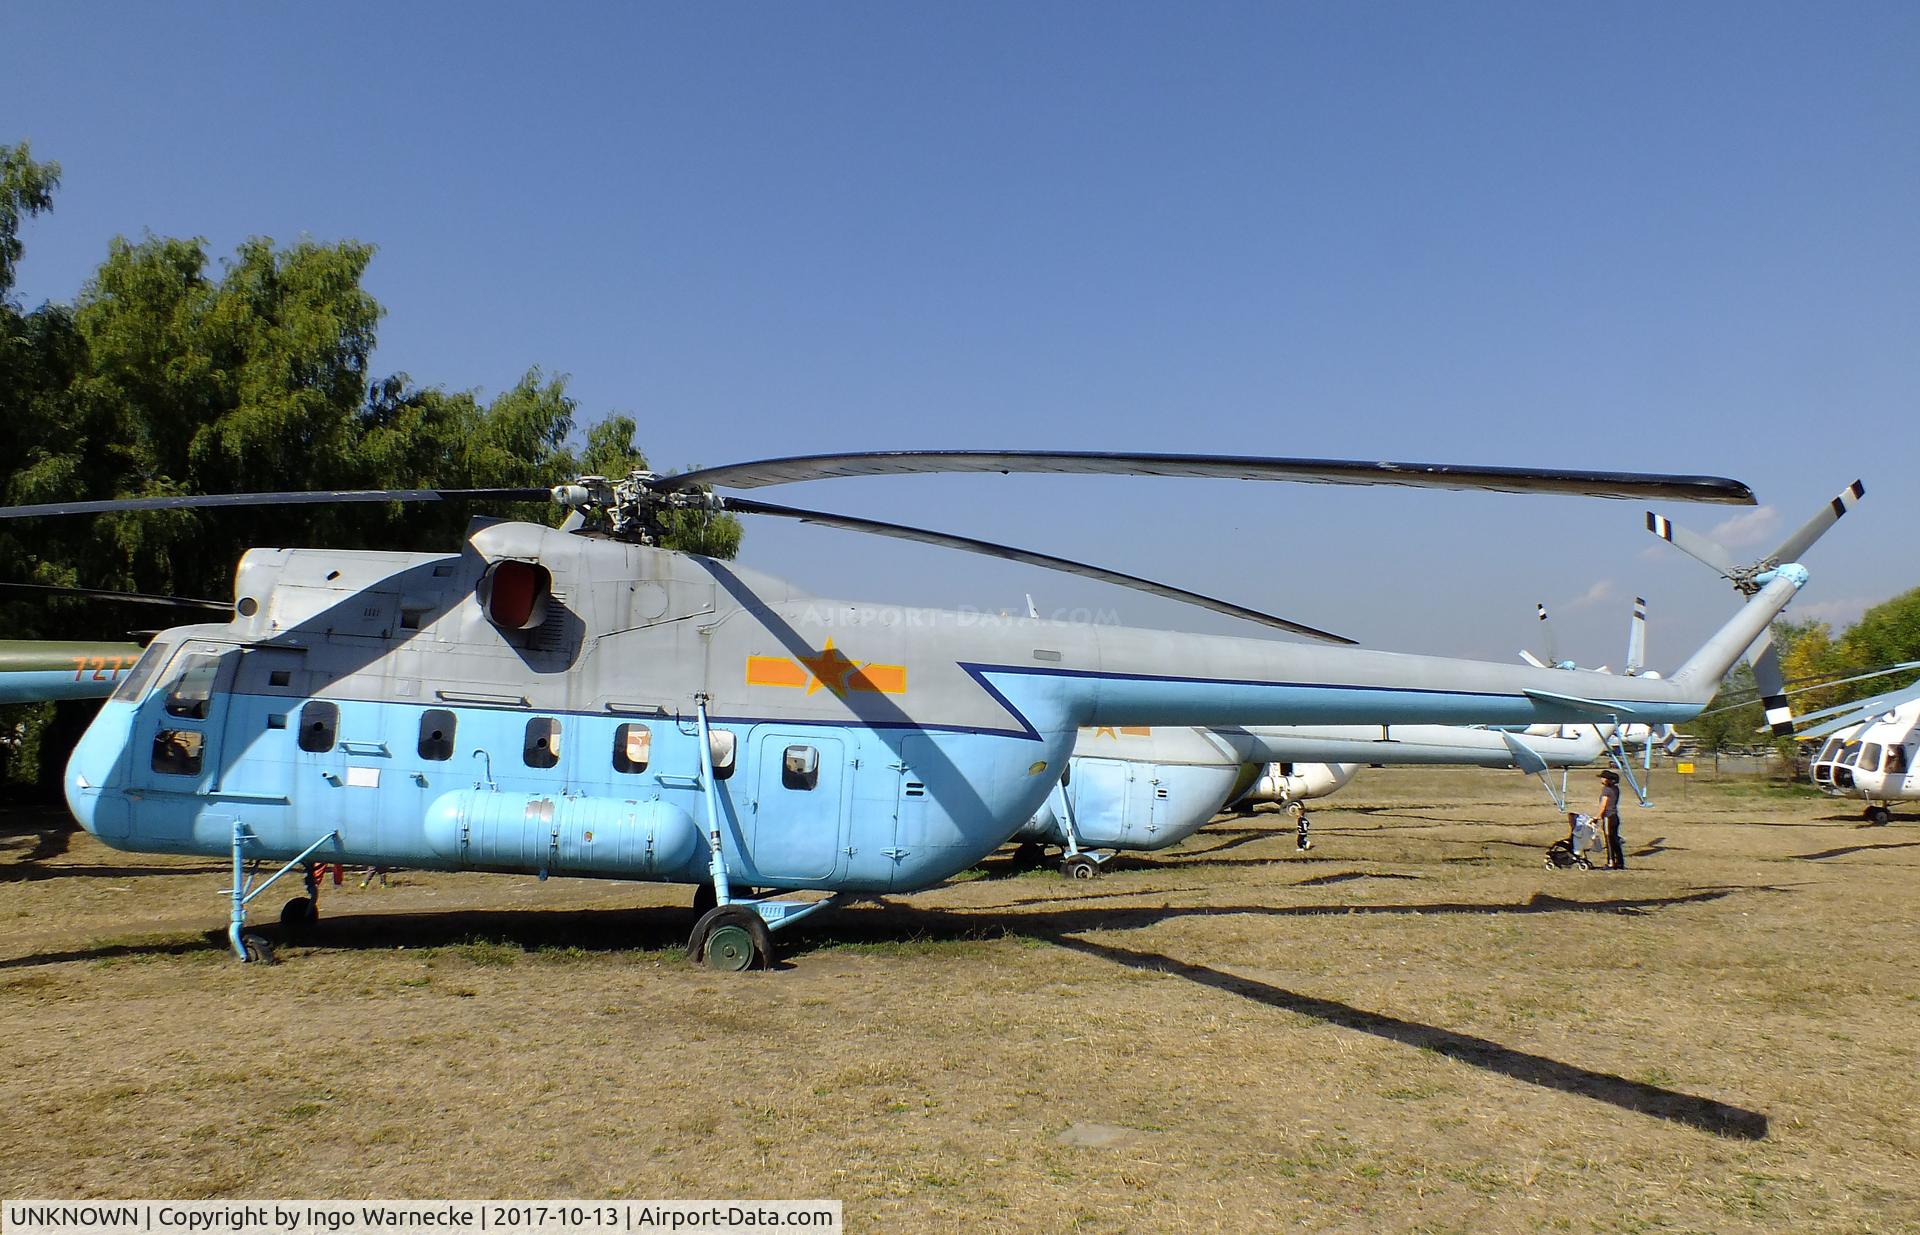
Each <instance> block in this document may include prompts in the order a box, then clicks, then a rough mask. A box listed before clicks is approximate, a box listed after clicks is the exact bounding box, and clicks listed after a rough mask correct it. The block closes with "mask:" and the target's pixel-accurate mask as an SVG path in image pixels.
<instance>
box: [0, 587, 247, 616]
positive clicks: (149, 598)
mask: <svg viewBox="0 0 1920 1235" xmlns="http://www.w3.org/2000/svg"><path fill="white" fill-rule="evenodd" d="M0 591H6V592H31V593H34V594H36V595H40V596H82V597H85V598H87V599H88V600H119V601H125V602H126V603H128V604H131V605H165V606H167V607H169V608H173V609H210V610H212V611H213V612H215V613H231V612H233V602H232V601H230V600H200V599H198V598H196V597H191V596H156V595H154V594H153V593H151V592H116V591H114V590H113V589H112V588H103V587H67V586H66V585H64V584H55V583H0Z"/></svg>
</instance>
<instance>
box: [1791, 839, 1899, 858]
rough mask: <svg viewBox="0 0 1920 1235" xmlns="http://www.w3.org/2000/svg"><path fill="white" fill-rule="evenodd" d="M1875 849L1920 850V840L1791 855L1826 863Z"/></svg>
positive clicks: (1845, 846) (1843, 847)
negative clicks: (1833, 859)
mask: <svg viewBox="0 0 1920 1235" xmlns="http://www.w3.org/2000/svg"><path fill="white" fill-rule="evenodd" d="M1873 849H1920V840H1907V841H1892V842H1890V843H1888V844H1884V845H1842V846H1841V847H1840V848H1838V849H1822V850H1821V851H1820V852H1819V853H1795V854H1790V855H1789V856H1790V857H1792V858H1793V859H1794V860H1796V861H1803V862H1824V861H1825V860H1827V859H1828V858H1838V857H1844V856H1846V855H1847V854H1849V853H1866V852H1868V851H1869V850H1873Z"/></svg>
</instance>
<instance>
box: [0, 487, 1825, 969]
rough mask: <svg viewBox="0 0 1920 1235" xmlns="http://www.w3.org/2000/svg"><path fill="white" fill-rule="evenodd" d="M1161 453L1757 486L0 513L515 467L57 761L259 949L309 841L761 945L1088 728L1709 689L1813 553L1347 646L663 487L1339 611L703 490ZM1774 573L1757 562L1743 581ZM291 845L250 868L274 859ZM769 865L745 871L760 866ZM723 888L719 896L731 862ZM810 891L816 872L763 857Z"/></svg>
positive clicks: (1606, 700) (614, 492)
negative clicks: (579, 881) (839, 571)
mask: <svg viewBox="0 0 1920 1235" xmlns="http://www.w3.org/2000/svg"><path fill="white" fill-rule="evenodd" d="M988 471H993V472H1015V471H1019V472H1051V473H1105V474H1145V475H1158V476H1189V477H1231V478H1240V479H1259V480H1282V479H1284V480H1295V481H1306V482H1312V483H1332V484H1398V485H1412V486H1416V487H1426V488H1471V489H1487V490H1495V491H1506V492H1521V493H1525V492H1549V493H1564V494H1585V495H1591V496H1610V497H1628V496H1644V495H1656V496H1667V497H1672V498H1676V499H1688V500H1701V501H1714V502H1722V503H1734V504H1749V505H1750V504H1753V502H1754V498H1753V495H1752V493H1751V491H1750V490H1749V489H1747V487H1746V486H1744V485H1741V484H1739V483H1738V482H1736V481H1731V480H1726V479H1724V478H1716V477H1700V476H1692V477H1687V476H1660V475H1644V474H1635V473H1617V472H1570V471H1562V470H1551V469H1543V470H1529V469H1521V468H1504V467H1502V468H1471V467H1460V466H1455V465H1436V464H1408V463H1381V462H1355V461H1344V460H1311V459H1308V460H1302V459H1249V458H1242V457H1236V456H1214V455H1158V454H1119V453H1105V452H1101V453H1095V452H1045V453H1042V452H1002V451H920V452H910V451H902V452H859V453H849V454H837V455H813V456H801V457H795V458H786V459H772V460H763V461H757V462H749V463H741V464H731V465H724V466H720V467H713V468H704V469H698V470H695V471H691V472H685V473H680V474H677V475H670V476H661V475H656V474H653V473H648V472H635V473H632V474H630V475H628V476H626V477H624V478H621V479H619V480H609V479H607V478H603V477H581V478H579V479H578V480H576V481H575V482H573V483H570V484H563V485H559V486H555V487H554V488H553V489H551V490H530V489H524V488H515V489H484V490H471V489H469V490H437V489H426V490H418V489H416V490H356V491H346V492H328V493H291V494H288V493H280V494H225V495H209V496H199V497H195V496H169V497H156V498H129V499H114V500H109V501H87V502H70V503H54V504H49V505H41V506H27V507H9V508H4V509H0V517H8V518H22V517H51V516H62V515H65V516H72V515H85V514H89V513H101V512H110V511H136V510H151V509H179V508H221V507H229V508H231V507H243V506H257V505H282V504H289V503H319V502H336V501H369V502H389V501H402V502H434V501H444V500H450V499H460V498H469V499H498V500H507V501H527V500H533V499H534V498H535V497H544V496H548V495H550V496H551V497H552V499H553V500H554V501H555V502H556V503H557V504H558V505H560V506H561V507H562V508H563V509H565V510H567V511H568V512H569V513H568V515H567V517H566V520H565V522H564V523H563V524H562V526H560V527H558V528H555V527H547V526H543V525H538V524H531V523H516V522H505V521H498V520H492V519H487V518H476V519H475V520H474V521H473V522H472V523H471V524H470V526H469V530H468V533H467V535H466V536H465V538H464V540H463V541H462V542H461V543H460V544H459V545H458V546H457V547H454V548H452V549H450V550H448V551H446V552H442V553H417V552H412V553H402V552H369V551H336V550H324V549H297V548H256V549H252V550H250V551H249V552H247V553H246V554H245V555H244V556H243V557H242V559H241V561H240V564H239V566H238V569H237V571H236V575H235V583H234V597H235V599H234V602H233V608H232V615H231V617H230V619H229V620H228V621H225V622H220V623H212V622H209V623H204V624H199V625H189V626H182V627H177V628H174V629H171V630H167V631H162V632H160V633H159V634H158V635H157V636H156V637H155V638H154V640H153V642H152V643H151V644H150V645H149V647H148V648H147V650H146V652H145V653H143V655H142V656H141V658H140V660H139V662H138V663H137V664H136V665H135V666H134V668H133V669H132V670H131V671H130V672H129V673H128V674H127V675H126V676H125V678H124V679H123V680H122V681H121V683H120V685H119V687H118V688H117V689H116V690H115V691H114V693H113V695H112V696H111V697H110V698H109V699H108V700H107V701H106V703H104V704H103V705H102V707H101V709H100V712H99V713H98V715H97V716H96V717H95V719H94V721H93V723H92V724H91V726H90V727H89V728H88V729H87V731H86V732H85V734H84V735H83V736H82V737H81V739H80V741H79V742H78V744H77V745H76V747H75V749H74V751H73V754H72V756H71V758H70V760H69V762H68V765H67V770H66V774H65V781H64V787H65V792H66V797H67V802H68V805H69V808H70V809H71V810H72V812H73V814H74V816H75V818H77V819H78V820H79V821H80V823H81V824H82V826H84V827H85V828H86V829H87V830H88V831H90V832H92V833H93V834H94V835H95V836H97V837H99V838H100V839H101V840H102V841H103V842H104V843H106V844H107V845H109V846H112V847H115V848H119V849H127V850H135V851H143V852H167V853H193V854H218V855H225V856H227V857H229V858H230V860H231V866H232V883H231V885H230V886H229V888H228V889H227V892H226V894H225V895H226V897H227V901H228V928H227V936H228V941H229V943H230V944H231V946H232V948H233V950H234V952H235V954H236V955H237V956H239V957H240V958H241V959H242V960H245V961H252V962H270V961H271V960H272V959H273V949H272V943H271V941H270V940H269V938H268V937H267V936H266V935H264V934H262V933H261V932H259V931H257V930H251V929H248V915H249V911H250V907H251V906H252V904H253V902H254V901H255V900H256V899H257V898H258V897H259V896H261V895H262V894H263V893H264V892H265V891H266V890H267V889H268V888H270V887H272V886H273V885H274V884H275V883H276V882H278V881H279V880H281V879H283V878H285V877H287V876H288V875H289V874H290V873H292V872H293V871H295V870H299V869H301V868H303V867H304V869H305V883H306V891H307V895H305V896H296V897H294V898H292V899H290V900H289V901H288V902H287V903H286V904H285V905H284V906H283V908H282V911H281V922H282V924H283V926H285V927H286V928H287V930H288V932H289V933H296V932H298V931H301V930H305V929H310V928H311V927H312V926H313V925H314V924H315V921H316V919H317V904H316V901H317V882H316V880H315V879H314V867H313V864H314V863H315V862H317V861H328V862H353V863H360V864H368V865H384V866H400V867H410V868H426V869H443V870H484V871H501V872H513V873H523V874H535V875H539V876H542V877H546V876H550V875H574V876H589V877H605V878H620V879H641V880H654V881H666V882H680V883H689V884H693V885H695V887H696V892H695V906H696V909H699V910H700V911H701V912H700V913H699V915H698V918H697V920H696V922H695V924H694V927H693V931H692V933H691V935H690V937H689V939H688V951H689V953H690V955H692V956H693V957H695V958H697V959H698V960H700V961H702V962H703V963H705V964H707V965H709V966H710V967H713V968H716V969H727V970H737V969H744V968H748V967H754V966H764V965H766V964H767V963H768V962H769V960H770V959H771V957H772V955H773V943H772V936H773V933H774V932H775V931H782V930H786V929H788V928H790V927H792V926H793V925H794V924H796V923H798V922H801V921H804V920H806V919H807V918H808V917H810V916H812V915H814V914H816V913H818V912H820V911H821V910H823V909H826V908H828V907H830V906H833V905H837V904H842V903H845V902H846V901H847V900H848V899H850V898H854V897H858V896H870V895H875V894H881V893H899V892H910V891H914V890H918V889H921V888H925V887H928V886H931V885H933V884H935V883H938V882H940V881H941V880H944V879H946V878H948V877H950V876H951V875H953V874H956V873H958V872H959V871H961V870H964V869H966V868H968V867H969V866H971V865H973V864H974V863H976V862H978V861H979V860H980V859H981V858H982V857H984V856H985V855H986V854H988V853H990V852H992V851H993V850H994V849H995V848H997V847H998V846H999V845H1000V844H1001V843H1002V842H1004V841H1005V840H1006V839H1007V838H1008V837H1009V836H1011V835H1012V834H1013V832H1014V831H1015V830H1016V829H1017V828H1018V827H1019V825H1020V824H1021V823H1022V822H1023V821H1025V820H1026V819H1028V818H1029V817H1030V816H1031V815H1032V814H1033V812H1034V810H1035V809H1036V808H1037V807H1038V806H1039V805H1040V803H1041V802H1042V800H1044V798H1045V797H1046V796H1047V794H1048V792H1049V791H1050V789H1051V786H1052V785H1053V784H1054V783H1055V781H1056V780H1057V777H1058V770H1059V769H1060V768H1061V767H1062V766H1063V765H1064V763H1065V760H1066V759H1067V757H1068V755H1069V754H1070V753H1071V750H1072V746H1073V742H1074V738H1075V734H1076V732H1077V731H1078V730H1079V729H1080V728H1081V727H1082V726H1100V725H1174V726H1178V725H1209V724H1222V723H1235V724H1245V723H1253V724H1257V723H1263V722H1274V723H1279V722H1291V723H1360V724H1382V723H1429V722H1431V723H1444V722H1483V723H1494V724H1512V725H1527V724H1533V723H1539V722H1559V721H1573V720H1580V719H1585V718H1590V717H1593V716H1621V715H1626V716H1631V717H1634V718H1636V719H1641V720H1645V721H1648V722H1655V723H1657V722H1659V721H1665V720H1676V719H1682V718H1685V717H1687V716H1691V715H1693V714H1694V713H1696V712H1698V711H1699V710H1700V708H1701V707H1703V706H1704V705H1705V703H1706V701H1707V699H1708V698H1709V696H1710V695H1711V693H1712V691H1713V688H1714V686H1715V684H1716V683H1717V682H1718V680H1719V678H1720V676H1721V675H1722V674H1723V673H1724V672H1725V670H1726V668H1727V666H1728V665H1729V664H1731V663H1732V661H1733V659H1734V658H1735V657H1736V656H1737V655H1738V653H1739V651H1740V649H1742V648H1744V647H1745V646H1746V645H1747V644H1748V643H1750V642H1751V641H1752V640H1753V638H1754V637H1755V636H1756V635H1757V634H1758V633H1759V632H1760V631H1761V630H1762V629H1763V628H1764V627H1765V625H1766V623H1767V622H1768V621H1769V620H1771V618H1772V617H1773V615H1774V614H1775V613H1777V612H1779V611H1780V610H1781V609H1782V608H1784V607H1785V606H1786V604H1787V603H1788V602H1789V600H1791V598H1792V597H1793V595H1794V594H1795V593H1796V592H1797V591H1798V590H1799V588H1800V587H1802V586H1804V584H1805V583H1806V580H1807V572H1806V571H1805V569H1804V568H1802V567H1800V566H1799V565H1797V564H1794V563H1787V564H1783V565H1781V566H1779V567H1778V568H1777V569H1776V570H1774V571H1772V572H1771V573H1770V575H1769V577H1768V578H1767V579H1766V580H1765V581H1764V582H1763V583H1762V585H1761V586H1760V588H1759V591H1758V592H1757V594H1756V595H1755V596H1754V598H1753V600H1752V602H1751V603H1749V604H1748V605H1747V606H1746V607H1745V608H1744V609H1743V610H1741V611H1740V612H1739V613H1738V614H1736V615H1735V616H1734V617H1733V618H1732V619H1731V620H1730V621H1729V622H1728V624H1727V625H1726V626H1725V627H1724V628H1722V630H1721V631H1720V632H1719V633H1717V634H1716V635H1714V636H1713V637H1712V638H1711V639H1709V640H1708V642H1707V643H1706V644H1705V645H1704V646H1703V647H1702V648H1701V649H1700V650H1699V651H1698V652H1697V653H1696V654H1695V655H1694V657H1693V658H1692V659H1691V660H1689V661H1688V662H1687V664H1686V665H1685V666H1683V667H1682V668H1681V669H1680V670H1679V671H1678V672H1677V673H1676V674H1675V675H1674V676H1673V677H1672V678H1670V679H1668V680H1665V681H1655V680H1649V679H1629V678H1619V677H1613V676H1610V675H1602V674H1593V673H1585V672H1582V671H1572V672H1562V671H1541V670H1536V669H1532V668H1530V667H1524V666H1510V665H1497V664H1487V663H1484V662H1477V661H1470V660H1454V659H1448V658H1441V657H1427V656H1411V655H1403V654H1394V653H1386V652H1377V651H1369V650H1363V649H1358V648H1353V647H1350V646H1346V647H1329V648H1320V647H1309V646H1305V645H1301V644H1289V643H1281V642H1276V641H1273V640H1270V639H1253V638H1238V637H1227V636H1202V635H1188V634H1168V633H1165V632H1157V631H1147V630H1135V629H1128V628H1115V627H1087V626H1075V625H1070V624H1066V623H1059V622H1043V621H1034V620H1032V619H1018V620H1012V621H1009V622H1006V623H1002V624H992V623H982V622H979V621H977V620H975V619H974V617H973V616H972V615H967V614H959V613H950V612H941V611H937V610H929V609H900V608H897V607H892V606H885V607H883V606H876V605H871V604H861V603H854V602H848V601H837V600H828V599H824V598H819V597H814V596H811V595H809V594H807V593H806V592H805V591H803V590H802V589H800V588H799V587H797V586H795V585H793V584H790V583H787V582H785V581H783V580H780V579H777V578H774V577H772V576H770V575H766V574H762V573H760V572H758V571H753V570H749V569H747V568H745V567H740V566H736V565H733V564H731V563H727V562H722V561H718V560H715V559H710V558H705V557H700V556H696V555H691V554H685V553H679V552H673V551H668V550H663V549H659V548H656V547H654V544H653V541H654V539H655V537H656V535H657V534H658V531H659V527H660V520H661V518H662V517H663V515H665V514H666V513H668V512H671V511H676V510H695V511H700V510H705V511H723V510H724V511H731V512H735V513H741V514H759V515H766V516H772V517H782V518H789V519H797V520H800V521H803V522H810V523H814V524H818V525H823V526H828V527H836V528H843V529H849V530H855V531H862V532H871V533H876V534H880V535H886V536H892V537H895V538H900V539H907V540H912V541H917V542H921V543H927V544H935V545H945V546H950V547H954V548H960V549H965V550H967V551H970V552H975V553H985V554H989V555H991V556H996V557H1002V558H1006V559H1009V560H1014V561H1021V562H1028V563H1034V564H1039V565H1045V566H1050V567H1053V568H1055V569H1061V570H1066V571H1069V572H1072V573H1076V574H1081V575H1085V576H1087V577H1092V578H1096V579H1103V580H1106V581H1109V582H1115V583H1121V584H1123V585H1125V586H1129V587H1134V588H1137V589H1140V590H1143V591H1148V592H1151V593H1153V594H1156V595H1161V596H1171V597H1175V598H1178V599H1182V600H1186V601H1189V602H1191V603H1194V604H1197V605H1201V606H1203V607H1205V608H1208V609H1211V610H1213V611H1216V612H1221V613H1229V614H1233V615H1236V616H1240V617H1245V618H1249V619H1250V620H1253V621H1256V622H1260V623H1262V624H1264V625H1266V626H1268V627H1271V628H1276V629H1281V630H1288V631H1292V632H1294V633H1298V634H1304V635H1306V636H1308V637H1309V638H1312V639H1315V640H1318V641H1321V642H1327V643H1338V644H1350V643H1351V640H1347V639H1344V638H1342V637H1341V636H1338V635H1333V634H1331V633H1329V632H1326V631H1322V630H1318V629H1316V628H1313V627H1310V626H1305V625H1303V624H1300V623H1297V622H1293V621H1290V620H1288V619H1284V618H1278V617H1275V616H1273V615H1269V614H1263V613H1260V612H1258V611H1256V610H1251V609H1248V608H1246V607H1244V606H1240V605H1236V604H1233V603H1231V602H1227V601H1222V600H1218V599H1215V598H1212V597H1207V596H1203V595H1200V594H1198V593H1193V592H1188V591H1186V590H1184V589H1180V588H1174V587H1170V586H1169V585H1165V584H1159V583H1155V582H1153V581H1151V580H1145V579H1140V578H1138V577H1136V576H1131V575H1125V574H1122V573H1120V572H1116V571H1111V570H1107V569H1104V568H1101V567H1096V566H1091V565H1089V564H1086V563H1080V562H1073V561H1069V560H1067V559H1062V558H1057V557H1052V556H1050V555H1047V554H1041V553H1036V552H1034V551H1031V550H1025V549H1017V548H1014V547H1011V546H1005V545H995V544H992V543H990V542H985V541H980V540H976V539H973V538H969V537H964V536H958V535H954V534H949V533H943V532H935V531H931V530H928V529H924V528H916V527H911V526H908V525H903V524H895V523H887V522H882V521H878V520H872V519H864V518H853V517H849V516H844V515H837V514H829V513H825V512H820V511H811V510H802V509H798V508H794V507H786V506H778V505H774V504H771V503H767V502H762V501H759V500H757V499H753V498H746V497H740V496H735V495H731V494H729V495H725V496H722V495H720V494H718V493H716V492H714V489H715V488H716V487H724V488H734V489H754V488H759V487H763V486H767V485H774V484H782V483H791V482H796V481H802V480H815V479H824V478H829V477H854V476H869V475H886V474H895V475H898V474H922V473H928V472H988ZM1757 582H1758V581H1757ZM267 861H277V862H280V863H281V865H280V866H279V867H278V869H277V870H274V871H273V872H272V873H271V874H267V875H265V876H264V878H261V877H260V868H261V865H262V864H263V863H265V862H267ZM747 888H753V889H756V890H758V894H757V895H747V894H746V889H747ZM736 889H739V894H736ZM806 890H816V891H820V892H824V893H826V895H825V896H824V897H820V898H817V899H798V898H794V897H790V896H786V895H780V894H781V893H788V892H800V891H806Z"/></svg>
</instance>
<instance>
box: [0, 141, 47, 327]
mask: <svg viewBox="0 0 1920 1235" xmlns="http://www.w3.org/2000/svg"><path fill="white" fill-rule="evenodd" d="M59 187H60V165H59V164H58V163H36V162H34V161H33V152H32V150H30V149H29V148H28V143H26V142H21V143H20V144H19V145H17V146H0V302H3V301H5V300H6V299H7V298H8V297H9V296H10V295H11V294H12V292H13V278H14V276H13V272H14V267H15V266H17V265H18V264H19V261H20V253H21V246H20V223H21V221H22V220H23V219H28V218H31V217H33V216H34V215H36V214H44V213H45V212H46V211H49V210H51V209H53V191H54V190H55V189H57V188H59Z"/></svg>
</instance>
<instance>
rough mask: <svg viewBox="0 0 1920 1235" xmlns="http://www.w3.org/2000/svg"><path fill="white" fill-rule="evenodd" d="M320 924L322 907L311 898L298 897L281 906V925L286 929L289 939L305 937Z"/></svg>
mask: <svg viewBox="0 0 1920 1235" xmlns="http://www.w3.org/2000/svg"><path fill="white" fill-rule="evenodd" d="M319 923H320V907H319V906H318V905H316V904H314V902H313V898H312V897H310V896H296V897H294V898H293V899H292V900H290V901H288V902H287V903H286V904H284V905H282V906H280V925H281V926H282V927H284V928H285V929H286V932H287V938H289V939H292V938H295V937H296V936H299V935H304V934H306V933H307V932H308V931H310V930H312V929H313V928H314V927H315V926H317V925H319Z"/></svg>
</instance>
